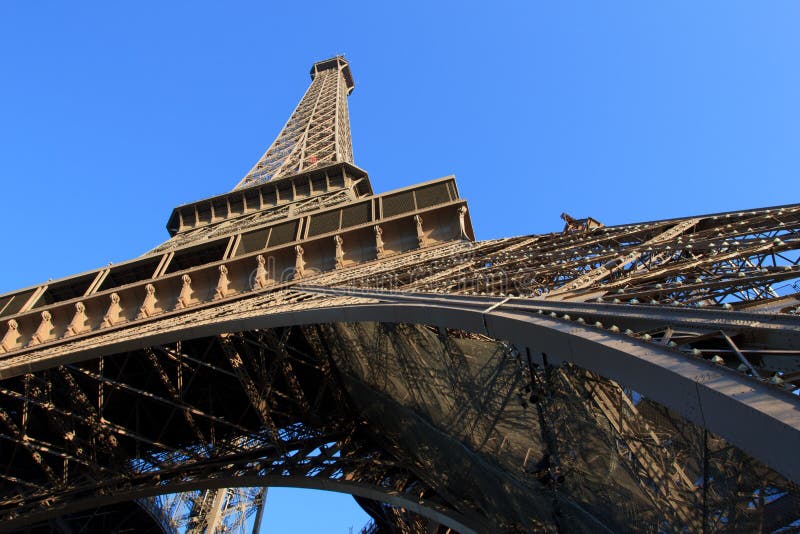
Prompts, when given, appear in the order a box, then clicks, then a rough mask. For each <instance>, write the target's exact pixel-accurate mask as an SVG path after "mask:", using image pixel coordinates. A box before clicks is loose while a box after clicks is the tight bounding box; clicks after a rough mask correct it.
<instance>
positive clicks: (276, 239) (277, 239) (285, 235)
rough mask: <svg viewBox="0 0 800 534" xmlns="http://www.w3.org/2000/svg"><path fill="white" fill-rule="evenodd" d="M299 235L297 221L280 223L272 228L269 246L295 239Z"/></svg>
mask: <svg viewBox="0 0 800 534" xmlns="http://www.w3.org/2000/svg"><path fill="white" fill-rule="evenodd" d="M296 236H297V221H292V222H288V223H283V224H279V225H277V226H274V227H273V228H272V233H271V234H270V236H269V243H267V246H270V247H274V246H277V245H283V244H285V243H289V242H291V241H294V240H295V237H296Z"/></svg>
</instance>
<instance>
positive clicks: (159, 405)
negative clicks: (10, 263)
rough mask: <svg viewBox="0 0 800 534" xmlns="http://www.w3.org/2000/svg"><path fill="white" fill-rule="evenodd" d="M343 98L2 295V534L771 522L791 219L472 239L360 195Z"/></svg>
mask: <svg viewBox="0 0 800 534" xmlns="http://www.w3.org/2000/svg"><path fill="white" fill-rule="evenodd" d="M352 88H353V82H352V76H351V75H350V70H349V66H348V64H347V62H346V61H344V59H343V58H340V57H337V58H332V59H330V60H327V61H323V62H320V63H317V64H316V65H315V66H314V67H313V69H312V83H311V86H310V87H309V90H308V91H307V92H306V95H305V96H304V97H303V100H302V101H301V102H300V104H299V105H298V108H297V109H296V110H295V112H294V114H293V115H292V117H291V118H290V120H289V122H288V123H287V125H286V127H285V128H284V130H283V131H282V132H281V134H280V135H279V136H278V139H276V141H275V143H273V145H272V146H271V147H270V148H269V149H268V150H267V152H266V154H265V155H264V156H263V157H262V159H261V160H260V161H259V163H258V164H257V165H256V166H255V167H254V169H253V170H252V171H251V172H250V173H248V175H247V176H246V177H245V179H244V180H243V181H242V182H240V184H239V185H237V187H236V188H235V189H234V190H233V191H231V192H230V193H227V194H225V195H219V196H217V197H213V198H210V199H205V200H201V201H198V202H194V203H191V204H186V205H183V206H179V207H178V208H176V209H175V210H174V211H173V213H172V214H171V216H170V219H169V222H168V225H167V226H168V229H169V231H170V234H171V236H172V237H171V238H170V239H169V240H168V241H166V242H165V243H164V244H163V245H161V246H159V247H158V248H156V249H154V250H153V251H151V252H149V253H148V254H146V255H144V256H142V257H139V258H135V259H133V260H130V261H128V262H124V263H121V264H118V265H112V266H106V267H104V268H101V269H98V270H96V271H91V272H88V273H83V274H79V275H76V276H73V277H68V278H65V279H62V280H56V281H49V282H47V283H46V284H43V285H40V286H36V287H32V288H27V289H22V290H19V291H16V292H12V293H9V294H6V295H2V296H0V324H2V326H0V451H2V454H0V519H2V522H0V531H12V530H22V531H26V529H27V531H31V532H34V531H36V532H38V531H66V529H68V528H71V526H70V525H76V524H81V521H86V517H88V516H87V515H86V514H87V513H89V514H90V515H91V517H95V518H96V517H99V516H100V515H102V516H103V517H108V518H119V517H120V514H123V512H125V511H128V512H130V510H131V508H126V507H127V506H129V504H125V503H130V502H131V501H135V502H137V503H138V505H139V506H138V508H137V507H134V508H132V510H133V511H134V512H135V511H136V510H141V514H143V515H141V517H140V519H139V520H137V521H139V523H137V524H139V525H140V526H139V527H137V528H139V529H141V530H144V529H145V528H149V527H145V526H142V525H151V526H152V528H156V529H163V530H167V531H172V530H180V529H187V530H188V531H192V532H201V531H203V532H221V531H243V529H244V528H245V524H246V523H247V520H248V519H249V518H253V517H255V516H257V517H255V522H256V524H258V522H259V521H260V514H261V510H262V507H263V502H264V499H265V498H266V489H265V488H267V487H268V486H296V487H307V488H317V489H325V490H331V491H340V492H345V493H349V494H352V495H353V496H354V497H355V498H356V500H357V502H358V503H359V504H360V505H361V506H362V507H363V508H364V510H366V511H367V512H368V513H369V514H370V516H371V517H372V518H373V523H372V524H371V525H369V526H368V527H366V528H365V532H369V533H372V532H448V531H459V532H490V531H509V532H513V531H556V530H563V531H569V532H600V531H606V532H622V531H630V532H661V531H664V532H667V531H691V532H701V531H702V532H712V531H743V530H747V531H759V532H772V531H775V530H778V529H780V528H794V527H792V526H791V525H792V524H793V523H794V522H796V521H797V520H798V519H800V489H799V488H798V486H797V484H798V482H800V467H799V466H800V463H798V462H797V460H796V451H797V450H798V449H799V448H800V415H798V414H800V410H798V407H799V406H798V395H797V393H798V388H800V320H799V319H798V314H800V292H799V291H798V289H800V288H798V283H800V205H797V204H795V205H787V206H779V207H772V208H759V209H751V210H745V211H741V212H730V213H719V214H709V215H698V216H691V217H686V218H679V219H670V220H662V221H651V222H644V223H637V224H627V225H620V226H603V225H602V224H601V223H600V222H598V221H596V220H594V219H592V218H591V217H586V218H584V219H576V218H573V217H571V216H569V215H566V214H564V215H563V217H562V218H563V219H564V221H565V223H566V224H565V226H564V228H563V231H554V232H553V233H549V234H542V235H530V236H522V237H514V238H506V239H498V240H490V241H479V242H476V241H475V238H474V233H473V228H472V223H471V221H470V218H469V212H468V209H467V204H466V201H465V200H464V199H462V198H461V197H460V196H459V193H458V189H457V187H456V183H455V180H454V178H453V177H445V178H441V179H438V180H432V181H429V182H425V183H421V184H418V185H415V186H411V187H407V188H403V189H400V190H396V191H390V192H387V193H382V194H379V195H376V194H374V193H373V191H372V187H371V185H370V182H369V177H368V175H367V173H366V172H364V171H363V170H361V169H359V168H358V167H355V166H354V165H353V164H352V148H351V142H350V134H349V124H348V122H349V119H348V116H347V107H346V106H347V104H346V96H347V95H348V94H349V93H350V92H351V90H352ZM232 488H233V489H232ZM87 511H89V512H87ZM92 511H93V512H92ZM148 518H149V519H148ZM116 520H117V519H114V521H116ZM148 521H149V523H148ZM87 524H88V523H87ZM108 524H109V525H110V524H112V523H108ZM48 528H49V529H50V530H47V529H48ZM36 529H40V530H36ZM41 529H45V530H41Z"/></svg>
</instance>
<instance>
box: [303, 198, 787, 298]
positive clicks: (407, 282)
mask: <svg viewBox="0 0 800 534" xmlns="http://www.w3.org/2000/svg"><path fill="white" fill-rule="evenodd" d="M456 247H457V248H455V249H453V253H452V255H450V256H448V255H444V256H442V257H434V258H432V259H430V260H427V261H426V262H420V263H412V264H403V263H404V260H403V259H399V258H398V260H396V263H393V262H392V261H391V260H387V261H385V262H383V263H382V264H381V265H378V266H369V267H365V268H361V269H358V268H356V269H350V270H347V271H341V272H334V273H331V274H330V275H326V276H325V277H323V278H321V279H320V282H319V284H320V285H348V286H352V287H376V288H384V289H402V290H403V291H427V292H441V293H455V294H470V295H503V296H505V295H516V296H525V297H534V298H542V299H544V300H553V301H555V300H559V301H560V300H563V301H574V302H588V301H597V302H612V303H630V304H654V305H655V304H660V305H671V306H673V305H674V306H697V307H704V306H723V307H725V308H731V309H733V308H735V309H761V310H767V311H776V312H779V311H780V312H786V313H797V305H798V299H797V298H796V295H797V293H798V290H800V284H799V283H798V280H800V264H798V257H799V256H800V253H798V249H800V206H797V205H793V206H787V207H783V208H774V209H766V210H752V211H747V212H740V213H727V214H722V215H710V216H705V217H693V218H687V219H673V220H665V221H658V222H654V223H643V224H633V225H621V226H613V227H601V228H597V229H595V230H593V231H589V232H564V233H555V234H543V235H533V236H526V237H518V238H507V239H499V240H492V241H484V242H481V243H477V244H476V245H474V246H472V245H467V246H465V245H456ZM458 247H460V248H458Z"/></svg>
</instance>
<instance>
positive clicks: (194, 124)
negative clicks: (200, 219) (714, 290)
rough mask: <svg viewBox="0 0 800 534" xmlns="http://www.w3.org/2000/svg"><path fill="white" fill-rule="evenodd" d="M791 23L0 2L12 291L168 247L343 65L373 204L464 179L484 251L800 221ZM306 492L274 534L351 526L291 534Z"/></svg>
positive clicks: (796, 40)
mask: <svg viewBox="0 0 800 534" xmlns="http://www.w3.org/2000/svg"><path fill="white" fill-rule="evenodd" d="M295 6H302V7H295ZM798 20H800V4H798V3H797V2H789V1H772V2H736V1H717V2H714V1H709V2H702V3H701V2H690V1H675V2H660V3H656V2H635V1H629V2H590V1H570V2H549V3H544V2H533V1H526V2H494V3H486V2H482V3H474V4H471V3H469V2H437V3H433V2H404V3H402V4H393V5H391V6H388V5H385V3H382V2H369V3H363V4H360V3H358V2H350V3H338V4H334V3H321V2H320V3H315V2H303V3H302V4H301V3H296V4H290V3H288V2H283V3H275V4H274V5H272V4H270V3H267V2H252V3H248V2H226V3H221V2H203V1H195V2H148V1H139V2H88V1H87V2H81V3H80V4H77V3H74V2H38V3H34V2H25V1H16V0H6V1H4V2H1V3H0V50H2V54H0V185H1V186H2V211H0V220H2V222H3V226H4V228H3V230H4V231H3V243H2V248H0V250H2V251H3V253H2V259H3V261H2V262H0V275H2V276H0V293H2V292H6V291H10V290H13V289H16V288H18V287H22V286H28V285H32V284H36V283H39V282H42V281H44V280H47V279H48V278H59V277H62V276H66V275H68V274H71V273H75V272H79V271H84V270H88V269H91V268H95V267H98V266H101V265H104V264H106V263H108V262H109V261H113V262H117V261H122V260H124V259H127V258H130V257H132V256H136V255H139V254H141V253H143V252H145V251H147V250H148V249H150V248H152V247H153V246H155V245H157V244H158V243H160V242H161V241H163V240H164V239H166V237H167V234H166V230H165V229H164V225H165V223H166V220H167V217H168V216H169V213H170V211H171V209H172V208H173V207H174V206H176V205H178V204H182V203H185V202H190V201H193V200H196V199H199V198H203V197H207V196H211V195H214V194H218V193H222V192H225V191H227V190H229V189H231V188H232V187H233V186H234V185H235V184H236V183H237V182H238V181H239V180H240V179H241V177H242V176H243V175H244V174H245V173H246V172H247V171H248V170H249V169H250V167H251V166H252V165H253V163H254V162H255V161H256V160H257V159H258V158H259V156H260V155H261V153H262V152H263V150H264V149H265V148H266V147H267V146H268V145H269V144H270V143H271V141H272V140H273V138H274V137H275V135H276V134H277V133H278V131H279V129H280V128H281V126H282V125H283V123H284V122H285V120H286V119H287V118H288V115H289V113H290V112H291V110H292V109H293V108H294V106H295V105H296V104H297V102H298V101H299V99H300V97H301V96H302V93H303V91H304V90H305V88H306V87H307V85H308V83H309V78H308V69H309V67H310V66H311V64H312V63H313V62H315V61H318V60H320V59H324V58H327V57H329V56H332V55H334V54H337V53H344V54H346V57H347V58H348V59H349V60H350V62H351V65H352V70H353V74H354V77H355V81H356V89H355V92H354V93H353V95H352V96H351V97H350V111H351V121H352V132H353V141H354V154H355V160H356V164H357V165H359V166H360V167H362V168H364V169H365V170H367V171H368V172H369V173H370V176H371V178H372V182H373V186H374V188H375V190H376V191H379V192H380V191H385V190H389V189H392V188H395V187H402V186H405V185H410V184H412V183H414V182H420V181H424V180H429V179H432V178H436V177H440V176H444V175H448V174H455V175H456V177H457V179H458V183H459V187H460V190H461V193H462V196H464V197H465V198H467V199H468V201H469V206H470V210H471V215H472V218H473V224H474V226H475V229H476V232H477V235H478V237H479V238H481V239H485V238H493V237H501V236H511V235H519V234H527V233H539V232H550V231H554V230H558V229H560V226H561V221H560V220H559V218H558V217H559V214H560V213H561V212H562V211H567V212H568V213H570V214H572V215H574V216H577V217H584V216H587V215H590V216H592V217H594V218H596V219H599V220H601V221H603V222H605V223H606V224H618V223H624V222H635V221H644V220H653V219H658V218H665V217H673V216H683V215H691V214H696V213H703V212H714V211H723V210H736V209H741V208H749V207H758V206H767V205H777V204H786V203H791V202H797V201H798V187H797V176H798V171H800V152H799V151H798V146H800V99H798V97H797V95H798V94H800V87H798V85H800V69H798V68H797V58H798V57H800V32H798V31H797V21H798ZM280 491H284V490H274V491H271V492H270V499H275V500H278V497H277V496H278V495H280ZM286 495H290V494H288V493H287V494H286ZM301 495H302V497H294V498H292V499H287V500H285V501H279V502H286V504H281V505H280V506H279V507H280V508H281V509H283V511H284V512H285V513H284V515H285V516H286V518H287V519H285V521H286V522H283V523H281V522H280V521H282V520H279V519H276V518H277V516H275V515H271V516H269V517H268V518H267V520H266V524H267V525H268V527H267V528H265V530H264V531H265V532H287V531H292V532H303V531H306V532H320V531H326V532H345V533H346V532H348V529H349V527H350V526H351V525H352V526H354V527H355V530H356V531H357V530H358V527H359V526H360V521H362V520H363V516H362V517H361V518H360V519H358V520H355V519H353V518H351V517H350V516H347V515H346V514H347V513H349V511H348V510H350V508H348V507H346V506H342V505H339V504H333V505H331V506H332V508H333V509H334V510H338V511H341V512H342V514H343V515H342V516H341V517H339V516H338V515H336V514H333V515H330V516H326V519H325V525H326V526H325V527H323V528H322V530H320V527H314V526H305V527H304V526H302V525H300V524H299V523H298V522H299V521H301V520H304V519H305V518H307V517H308V516H310V515H311V514H309V513H308V511H309V510H311V509H313V507H314V506H316V505H312V504H310V500H309V499H311V496H310V495H313V494H310V493H308V492H305V493H302V494H301ZM332 502H335V501H332ZM270 513H271V514H272V510H271V511H270ZM304 529H305V530H304Z"/></svg>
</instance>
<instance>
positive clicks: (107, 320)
mask: <svg viewBox="0 0 800 534" xmlns="http://www.w3.org/2000/svg"><path fill="white" fill-rule="evenodd" d="M120 312H122V306H120V304H119V295H117V294H116V293H111V304H109V305H108V311H106V314H105V316H104V317H103V322H102V323H100V327H101V328H103V327H106V326H112V325H114V324H116V323H118V322H120V317H119V314H120Z"/></svg>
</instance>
